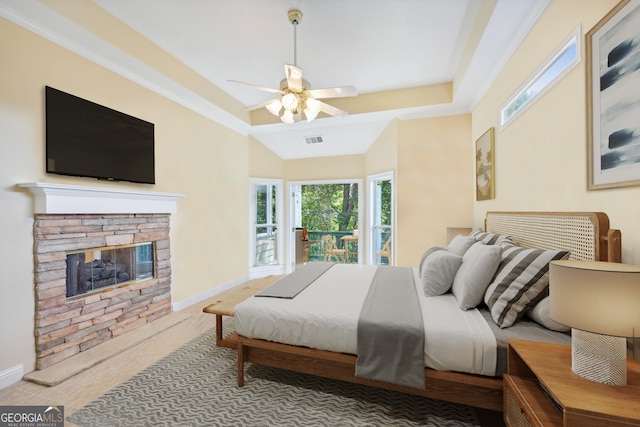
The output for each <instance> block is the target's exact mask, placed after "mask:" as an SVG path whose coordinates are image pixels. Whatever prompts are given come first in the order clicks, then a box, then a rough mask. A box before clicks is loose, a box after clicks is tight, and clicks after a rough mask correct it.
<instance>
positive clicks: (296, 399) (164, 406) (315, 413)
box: [67, 326, 479, 427]
mask: <svg viewBox="0 0 640 427" xmlns="http://www.w3.org/2000/svg"><path fill="white" fill-rule="evenodd" d="M225 329H226V326H225ZM214 341H215V338H214V330H210V331H208V332H206V333H204V334H203V335H201V336H200V337H198V338H195V339H194V340H192V341H191V342H189V343H187V344H185V345H184V346H183V347H181V348H179V349H177V350H175V351H174V352H172V353H171V354H169V355H168V356H166V357H164V358H163V359H161V360H159V361H158V362H156V363H155V364H153V365H151V366H149V367H148V368H146V369H144V370H143V371H141V372H140V373H138V374H136V375H135V376H133V377H132V378H130V379H129V380H127V381H125V382H124V383H122V384H120V385H119V386H117V387H115V388H114V389H112V390H110V391H109V392H107V393H105V394H104V395H102V396H101V397H99V398H98V399H97V400H95V401H93V402H91V403H89V404H88V405H86V406H84V407H83V408H81V409H80V410H78V411H77V412H75V413H74V414H72V415H70V416H69V417H67V419H68V420H69V421H71V422H73V423H75V424H77V425H79V426H91V427H101V426H105V427H106V426H109V427H115V426H127V427H128V426H171V427H174V426H194V427H196V426H197V427H201V426H225V427H228V426H234V427H235V426H251V427H258V426H265V427H271V426H279V427H284V426H292V427H299V426H305V427H306V426H318V427H326V426H376V427H377V426H385V427H386V426H403V427H404V426H437V427H442V426H478V425H479V423H478V420H477V418H476V415H475V411H474V410H473V409H472V408H470V407H467V406H463V405H455V404H450V403H446V402H441V401H438V400H429V399H425V398H422V397H416V396H410V395H406V394H403V393H396V392H390V391H386V390H378V389H374V388H369V387H364V386H360V385H357V384H349V383H345V382H342V381H334V380H329V379H324V378H317V377H314V376H310V375H305V374H299V373H294V372H289V371H283V370H279V369H274V368H269V367H264V366H258V365H253V364H247V368H246V376H245V378H246V384H245V386H244V387H242V388H238V387H237V385H236V355H235V350H232V349H227V348H221V347H216V346H215V344H214Z"/></svg>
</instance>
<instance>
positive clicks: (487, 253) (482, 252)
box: [451, 242, 502, 310]
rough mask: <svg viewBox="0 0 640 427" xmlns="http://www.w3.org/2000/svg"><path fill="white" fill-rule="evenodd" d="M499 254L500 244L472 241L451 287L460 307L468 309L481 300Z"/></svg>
mask: <svg viewBox="0 0 640 427" xmlns="http://www.w3.org/2000/svg"><path fill="white" fill-rule="evenodd" d="M501 254H502V247H501V246H495V245H485V244H483V243H481V242H478V243H474V244H473V246H471V247H470V248H469V250H468V251H467V252H466V253H465V254H464V256H463V257H462V264H461V265H460V268H459V269H458V272H457V273H456V276H455V278H454V279H453V285H452V287H451V291H452V292H453V294H454V295H455V297H456V301H457V302H458V305H459V306H460V308H462V309H463V310H468V309H470V308H475V307H476V306H477V305H478V304H480V303H481V302H482V297H483V296H484V294H485V291H486V290H487V287H488V286H489V283H491V279H492V278H493V275H494V274H495V272H496V270H497V269H498V265H500V261H501V259H502V258H501Z"/></svg>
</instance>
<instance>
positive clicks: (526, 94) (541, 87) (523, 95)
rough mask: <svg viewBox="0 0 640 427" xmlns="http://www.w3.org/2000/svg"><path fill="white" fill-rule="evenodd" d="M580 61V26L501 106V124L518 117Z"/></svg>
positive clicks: (504, 124) (503, 124)
mask: <svg viewBox="0 0 640 427" xmlns="http://www.w3.org/2000/svg"><path fill="white" fill-rule="evenodd" d="M579 62H580V27H578V28H576V29H575V30H574V31H573V33H571V35H570V36H569V37H568V38H567V39H566V40H564V41H563V42H562V44H561V45H560V46H559V47H558V48H557V49H556V50H555V52H553V54H552V55H551V56H550V57H549V58H547V60H546V61H545V62H544V63H543V65H542V66H541V67H540V68H539V69H538V70H537V71H536V72H535V73H533V75H532V76H531V77H529V79H528V80H527V82H526V83H525V84H524V85H523V86H522V87H521V88H520V89H519V90H518V91H517V92H516V93H515V94H514V95H513V96H512V97H511V98H509V100H508V101H507V102H506V103H505V104H504V105H503V106H502V108H500V126H502V127H504V126H506V125H507V124H508V123H510V122H511V120H513V119H514V118H515V117H517V116H518V115H519V114H520V113H521V112H522V111H524V109H525V108H526V107H527V106H529V105H531V104H532V103H533V101H534V100H535V99H537V98H538V97H539V96H540V95H542V94H543V93H545V92H546V91H547V89H549V88H550V87H551V86H553V85H554V84H555V83H556V82H558V81H559V80H560V79H561V78H562V77H564V76H565V75H566V74H567V73H568V72H569V71H570V70H571V69H572V68H573V67H575V66H576V65H577V64H578V63H579Z"/></svg>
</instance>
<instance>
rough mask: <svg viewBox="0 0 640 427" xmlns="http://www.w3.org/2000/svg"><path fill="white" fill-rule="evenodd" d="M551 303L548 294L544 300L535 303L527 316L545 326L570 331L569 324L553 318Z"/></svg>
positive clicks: (560, 330) (554, 329)
mask: <svg viewBox="0 0 640 427" xmlns="http://www.w3.org/2000/svg"><path fill="white" fill-rule="evenodd" d="M550 303H551V298H549V296H546V297H545V298H543V299H542V301H540V302H539V303H537V304H536V305H534V306H533V308H532V309H531V310H529V311H527V317H529V318H530V319H533V320H535V321H536V322H538V323H539V324H541V325H542V326H544V327H545V328H547V329H551V330H552V331H559V332H569V331H570V330H571V328H570V327H569V326H567V325H563V324H562V323H559V322H556V321H555V320H553V319H552V318H551V308H550Z"/></svg>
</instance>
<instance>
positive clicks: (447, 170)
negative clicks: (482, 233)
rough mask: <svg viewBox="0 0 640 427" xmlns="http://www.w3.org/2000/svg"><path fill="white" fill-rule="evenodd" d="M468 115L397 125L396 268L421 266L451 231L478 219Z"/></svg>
mask: <svg viewBox="0 0 640 427" xmlns="http://www.w3.org/2000/svg"><path fill="white" fill-rule="evenodd" d="M470 139H471V116H470V115H468V114H465V115H457V116H450V117H437V118H431V119H421V120H410V121H400V122H399V124H398V169H397V174H396V189H397V195H396V197H397V201H396V203H397V215H396V220H397V232H396V235H397V241H396V252H397V254H396V255H397V256H396V257H395V262H396V264H397V265H411V266H417V265H418V263H419V261H420V257H421V255H422V253H423V252H424V251H425V250H426V249H427V248H429V247H431V246H436V245H445V244H446V228H447V227H452V226H453V227H464V226H470V225H471V223H472V221H473V198H474V193H473V175H472V171H473V154H472V151H471V150H470V148H469V140H470Z"/></svg>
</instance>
